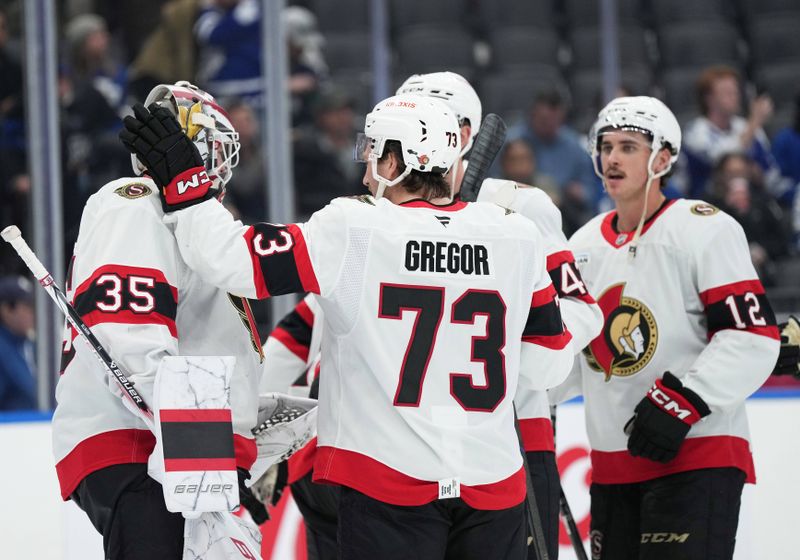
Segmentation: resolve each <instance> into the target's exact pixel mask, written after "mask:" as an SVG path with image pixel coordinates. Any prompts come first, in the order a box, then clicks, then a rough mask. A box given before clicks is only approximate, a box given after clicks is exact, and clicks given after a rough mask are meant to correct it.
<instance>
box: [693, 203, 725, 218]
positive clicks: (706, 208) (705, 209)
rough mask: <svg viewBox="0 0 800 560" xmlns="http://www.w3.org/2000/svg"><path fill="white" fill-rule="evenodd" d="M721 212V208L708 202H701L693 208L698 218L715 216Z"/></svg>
mask: <svg viewBox="0 0 800 560" xmlns="http://www.w3.org/2000/svg"><path fill="white" fill-rule="evenodd" d="M717 212H719V208H717V207H716V206H714V205H712V204H708V203H707V202H700V203H698V204H695V205H694V206H692V214H695V215H697V216H713V215H714V214H716V213H717Z"/></svg>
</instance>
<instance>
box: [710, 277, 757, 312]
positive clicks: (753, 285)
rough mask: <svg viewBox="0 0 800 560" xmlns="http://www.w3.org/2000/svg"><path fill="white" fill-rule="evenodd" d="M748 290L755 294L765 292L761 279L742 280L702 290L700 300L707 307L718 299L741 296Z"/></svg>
mask: <svg viewBox="0 0 800 560" xmlns="http://www.w3.org/2000/svg"><path fill="white" fill-rule="evenodd" d="M747 292H753V294H755V295H761V294H763V293H764V286H763V285H762V284H761V281H760V280H742V281H741V282H733V283H731V284H724V285H722V286H717V287H716V288H709V289H708V290H705V291H703V292H700V301H702V302H703V305H704V306H705V307H708V306H709V305H711V304H713V303H717V302H718V301H722V300H724V299H725V298H726V297H728V296H731V295H733V296H741V295H744V294H746V293H747Z"/></svg>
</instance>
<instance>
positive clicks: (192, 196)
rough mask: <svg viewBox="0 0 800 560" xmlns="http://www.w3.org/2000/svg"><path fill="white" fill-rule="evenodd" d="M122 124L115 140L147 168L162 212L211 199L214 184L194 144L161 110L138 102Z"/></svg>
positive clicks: (170, 115)
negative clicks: (157, 190) (146, 106)
mask: <svg viewBox="0 0 800 560" xmlns="http://www.w3.org/2000/svg"><path fill="white" fill-rule="evenodd" d="M133 115H134V116H127V117H125V119H124V120H123V121H122V123H123V125H124V128H123V130H121V131H120V133H119V139H120V140H121V141H122V143H123V144H124V145H125V147H126V148H127V149H128V150H129V151H130V152H131V153H133V154H135V155H136V156H137V157H138V158H139V161H140V162H141V163H142V164H143V165H144V166H145V167H146V168H147V173H148V175H150V176H151V177H152V178H153V181H155V183H156V184H157V185H158V186H159V188H160V190H161V203H162V205H163V207H164V212H172V211H174V210H180V209H181V208H186V207H187V206H191V205H193V204H197V203H199V202H202V201H204V200H207V199H209V198H211V197H212V196H213V191H212V190H211V188H212V187H213V186H214V183H213V182H212V181H211V179H210V178H209V176H208V173H207V172H206V168H205V164H204V163H203V158H202V157H201V156H200V152H199V151H198V149H197V147H196V146H195V145H194V143H193V142H192V141H191V139H189V137H188V136H186V134H185V133H184V131H183V130H182V129H181V127H180V124H178V121H177V120H176V119H175V117H174V116H173V114H172V113H171V112H170V111H169V110H168V109H166V108H165V107H160V106H158V105H156V104H155V103H154V104H151V105H150V107H149V109H146V108H145V107H144V106H143V105H142V104H141V103H137V104H136V105H134V106H133Z"/></svg>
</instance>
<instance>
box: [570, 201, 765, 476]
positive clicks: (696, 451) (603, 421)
mask: <svg viewBox="0 0 800 560" xmlns="http://www.w3.org/2000/svg"><path fill="white" fill-rule="evenodd" d="M632 237H633V234H632V233H620V232H618V231H617V230H616V212H613V211H612V212H609V213H606V214H602V215H600V216H598V217H596V218H594V219H593V220H592V221H590V222H589V223H588V224H586V225H585V226H583V227H582V228H581V229H580V230H578V231H577V232H576V233H575V235H574V236H573V237H572V239H571V240H570V247H571V249H572V250H573V252H574V254H575V260H576V262H577V264H578V267H579V269H580V271H581V274H582V275H583V279H584V282H585V283H586V285H587V287H588V288H589V291H590V292H591V293H592V295H594V297H595V299H596V300H597V303H598V304H599V305H600V308H601V309H602V311H603V316H604V325H603V330H602V332H601V333H600V335H599V336H598V337H597V338H595V339H594V340H593V341H592V342H591V344H590V345H589V347H588V348H586V349H585V350H584V352H583V355H582V356H580V357H579V358H578V359H577V360H576V366H575V367H576V369H578V370H579V372H573V373H579V375H580V379H579V380H580V382H581V384H582V391H583V394H584V397H585V403H586V423H587V430H588V434H589V442H590V445H591V448H592V469H593V480H594V482H597V483H602V484H622V483H630V482H639V481H642V480H649V479H652V478H656V477H659V476H664V475H667V474H671V473H675V472H681V471H687V470H695V469H701V468H711V467H737V468H739V469H741V470H742V471H744V472H745V473H746V474H747V476H748V480H750V481H754V478H755V473H754V469H753V460H752V455H751V452H750V445H749V439H748V426H747V417H746V414H745V406H744V400H745V399H746V398H747V397H748V396H749V395H750V394H752V393H753V392H754V391H755V390H756V389H758V387H760V386H761V384H762V383H763V382H764V380H765V379H766V378H767V376H768V375H769V373H770V371H771V370H772V368H773V366H774V364H775V360H776V358H777V353H778V347H779V335H778V329H777V327H776V324H775V317H774V315H773V313H772V310H771V309H770V306H769V303H768V302H767V299H766V297H765V295H764V288H763V287H762V285H761V282H760V281H759V279H758V277H757V275H756V272H755V270H754V268H753V265H752V263H751V261H750V252H749V249H748V244H747V239H746V238H745V235H744V232H743V230H742V228H741V227H740V226H739V225H738V224H737V223H736V222H735V221H734V220H733V219H732V218H731V217H730V216H728V215H727V214H725V213H723V212H721V211H719V210H718V209H717V208H715V207H714V206H711V205H709V204H707V203H704V202H701V201H697V200H670V201H665V203H664V204H663V205H662V207H661V208H660V209H659V210H658V212H657V213H656V214H655V215H654V216H653V217H651V218H650V220H648V222H646V224H645V227H644V229H643V233H642V236H641V238H640V239H639V243H638V248H637V255H636V258H635V259H631V258H630V257H629V256H628V248H629V244H630V242H631V239H632ZM665 371H670V372H672V373H673V374H674V375H676V376H677V377H678V378H680V379H681V381H682V382H683V384H684V386H686V387H687V388H689V389H691V390H693V391H694V392H695V393H697V394H698V395H700V396H701V397H702V398H703V400H704V401H705V402H706V403H708V405H709V407H710V408H711V414H710V415H709V416H707V417H706V418H704V419H703V420H701V421H700V422H698V423H697V424H694V425H693V426H692V429H691V430H690V431H689V435H688V437H687V439H686V441H685V442H684V444H683V446H682V447H681V450H680V452H679V454H678V456H677V457H676V458H675V459H674V460H672V461H670V462H668V463H666V464H662V463H658V462H654V461H650V460H648V459H643V458H639V457H632V456H631V455H630V453H628V451H627V436H626V435H625V434H624V432H623V428H624V426H625V423H626V422H627V421H628V419H630V417H631V416H632V415H633V410H634V408H635V407H636V405H637V404H638V403H639V401H640V400H641V399H642V398H643V397H644V396H645V395H646V394H647V392H648V390H649V389H650V388H651V387H652V386H653V383H654V382H655V380H656V379H658V378H660V377H661V376H662V375H663V374H664V372H665ZM573 379H574V377H571V380H573Z"/></svg>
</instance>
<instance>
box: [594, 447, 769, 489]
mask: <svg viewBox="0 0 800 560" xmlns="http://www.w3.org/2000/svg"><path fill="white" fill-rule="evenodd" d="M591 458H592V482H595V483H597V484H630V483H634V482H643V481H645V480H652V479H654V478H659V477H662V476H667V475H670V474H675V473H679V472H686V471H694V470H698V469H711V468H718V467H735V468H737V469H740V470H741V471H743V472H744V473H745V474H746V475H747V478H746V482H749V483H751V484H755V481H756V472H755V466H754V465H753V455H752V453H751V452H750V443H749V442H748V441H747V440H746V439H743V438H739V437H734V436H707V437H697V438H688V439H686V440H685V441H684V442H683V445H682V446H681V450H680V452H679V453H678V456H677V457H676V458H675V459H673V460H672V461H670V462H669V463H658V462H656V461H651V460H649V459H643V458H642V457H633V456H632V455H631V454H630V453H629V452H628V451H627V450H625V451H592V452H591Z"/></svg>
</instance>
